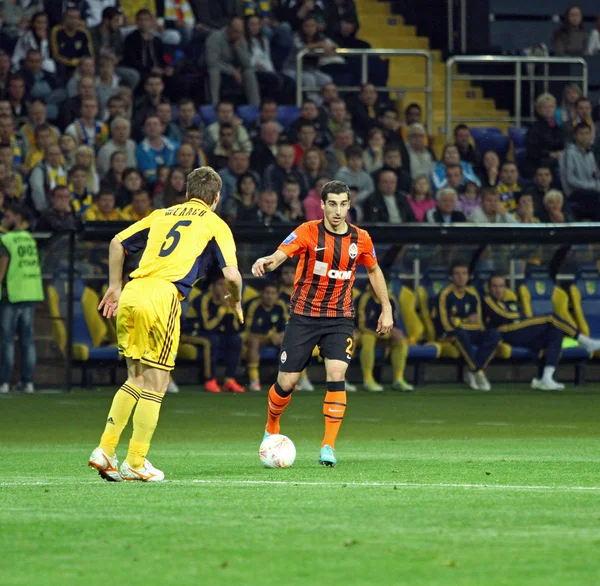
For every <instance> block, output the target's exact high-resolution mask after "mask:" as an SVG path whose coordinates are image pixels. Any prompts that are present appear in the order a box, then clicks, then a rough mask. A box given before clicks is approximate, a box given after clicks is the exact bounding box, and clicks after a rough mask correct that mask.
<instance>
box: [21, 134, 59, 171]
mask: <svg viewBox="0 0 600 586" xmlns="http://www.w3.org/2000/svg"><path fill="white" fill-rule="evenodd" d="M34 136H35V143H34V144H35V146H32V148H31V150H30V151H28V153H27V155H25V164H24V165H23V170H24V171H25V173H29V172H30V171H31V170H32V169H33V168H34V167H35V166H36V165H37V164H38V163H39V162H40V161H41V160H42V159H43V158H44V153H45V152H46V149H47V148H48V147H49V146H50V145H52V144H58V141H57V140H56V137H55V136H54V134H53V133H52V128H50V126H49V125H48V124H40V125H39V126H37V127H36V129H35V130H34ZM11 151H12V149H11Z"/></svg>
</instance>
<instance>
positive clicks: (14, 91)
mask: <svg viewBox="0 0 600 586" xmlns="http://www.w3.org/2000/svg"><path fill="white" fill-rule="evenodd" d="M25 91H26V88H25V80H24V79H23V76H22V75H18V74H12V75H10V76H9V78H8V81H7V82H6V99H7V100H8V101H9V102H10V108H11V110H12V114H13V117H14V120H15V124H16V125H17V126H21V124H24V123H25V122H26V121H27V115H28V110H27V100H26V96H25Z"/></svg>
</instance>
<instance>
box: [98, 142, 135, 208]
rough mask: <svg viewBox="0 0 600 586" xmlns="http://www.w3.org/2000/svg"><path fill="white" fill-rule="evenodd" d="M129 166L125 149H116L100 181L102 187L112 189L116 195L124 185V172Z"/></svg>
mask: <svg viewBox="0 0 600 586" xmlns="http://www.w3.org/2000/svg"><path fill="white" fill-rule="evenodd" d="M134 160H135V159H134ZM127 166H128V165H127V155H126V154H125V153H124V152H123V151H114V152H113V154H112V155H111V156H110V162H109V169H108V171H107V172H106V174H105V176H104V177H103V178H102V180H101V181H100V189H103V190H104V189H106V190H108V191H112V192H113V193H114V194H115V195H116V194H117V193H118V192H119V190H120V189H121V187H122V185H123V173H124V172H125V169H127ZM117 207H120V206H118V205H117Z"/></svg>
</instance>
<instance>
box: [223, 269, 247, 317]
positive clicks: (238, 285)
mask: <svg viewBox="0 0 600 586" xmlns="http://www.w3.org/2000/svg"><path fill="white" fill-rule="evenodd" d="M223 276H224V277H225V287H227V291H229V295H228V296H227V297H226V299H228V301H230V303H231V304H232V305H233V308H234V309H235V312H236V314H237V316H238V318H239V320H240V323H241V324H243V323H244V312H243V310H242V275H241V274H240V271H239V270H238V268H237V267H232V266H229V267H225V268H224V269H223Z"/></svg>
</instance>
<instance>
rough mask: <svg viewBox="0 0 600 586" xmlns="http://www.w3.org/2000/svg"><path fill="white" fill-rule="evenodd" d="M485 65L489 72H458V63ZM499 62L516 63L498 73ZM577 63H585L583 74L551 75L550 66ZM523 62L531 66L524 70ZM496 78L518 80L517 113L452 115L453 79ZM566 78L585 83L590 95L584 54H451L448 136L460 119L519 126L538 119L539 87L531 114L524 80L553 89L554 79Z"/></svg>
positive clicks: (531, 96)
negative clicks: (511, 70) (540, 70)
mask: <svg viewBox="0 0 600 586" xmlns="http://www.w3.org/2000/svg"><path fill="white" fill-rule="evenodd" d="M461 64H469V65H473V64H476V65H484V66H485V68H486V69H488V68H489V69H490V71H491V72H490V73H489V74H485V75H473V74H464V73H455V65H461ZM499 64H508V65H514V73H512V74H508V73H506V72H504V71H503V72H501V73H494V72H493V68H494V67H496V68H497V66H498V65H499ZM561 64H562V65H576V66H581V68H582V73H581V75H580V76H577V75H574V74H569V75H564V74H560V75H551V74H550V67H551V66H552V65H561ZM523 65H525V66H528V68H527V69H526V72H525V73H524V72H523V71H522V67H523ZM536 65H542V66H543V67H544V70H543V73H542V74H541V75H538V74H536V72H535V69H534V68H535V66H536ZM460 80H465V81H475V82H477V81H492V82H507V81H512V82H514V112H515V114H514V116H508V117H496V118H493V117H489V116H486V117H485V118H478V117H474V116H465V117H456V116H453V115H452V83H453V82H454V81H460ZM556 81H562V82H565V83H576V82H581V83H582V89H583V93H584V95H587V89H588V64H587V61H586V60H585V59H584V58H583V57H508V56H499V55H456V56H454V57H450V58H449V59H448V60H447V61H446V139H447V140H448V141H449V142H450V141H451V140H452V131H453V128H454V125H455V124H459V123H474V122H478V123H483V122H484V123H485V124H486V125H492V124H493V123H509V124H512V125H515V126H521V124H522V123H523V122H534V121H535V94H536V92H535V91H529V115H528V116H523V115H522V112H523V104H522V96H523V87H522V83H523V82H529V83H530V84H535V83H536V82H542V83H543V87H544V89H543V91H544V92H547V91H548V90H549V84H550V82H556Z"/></svg>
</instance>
